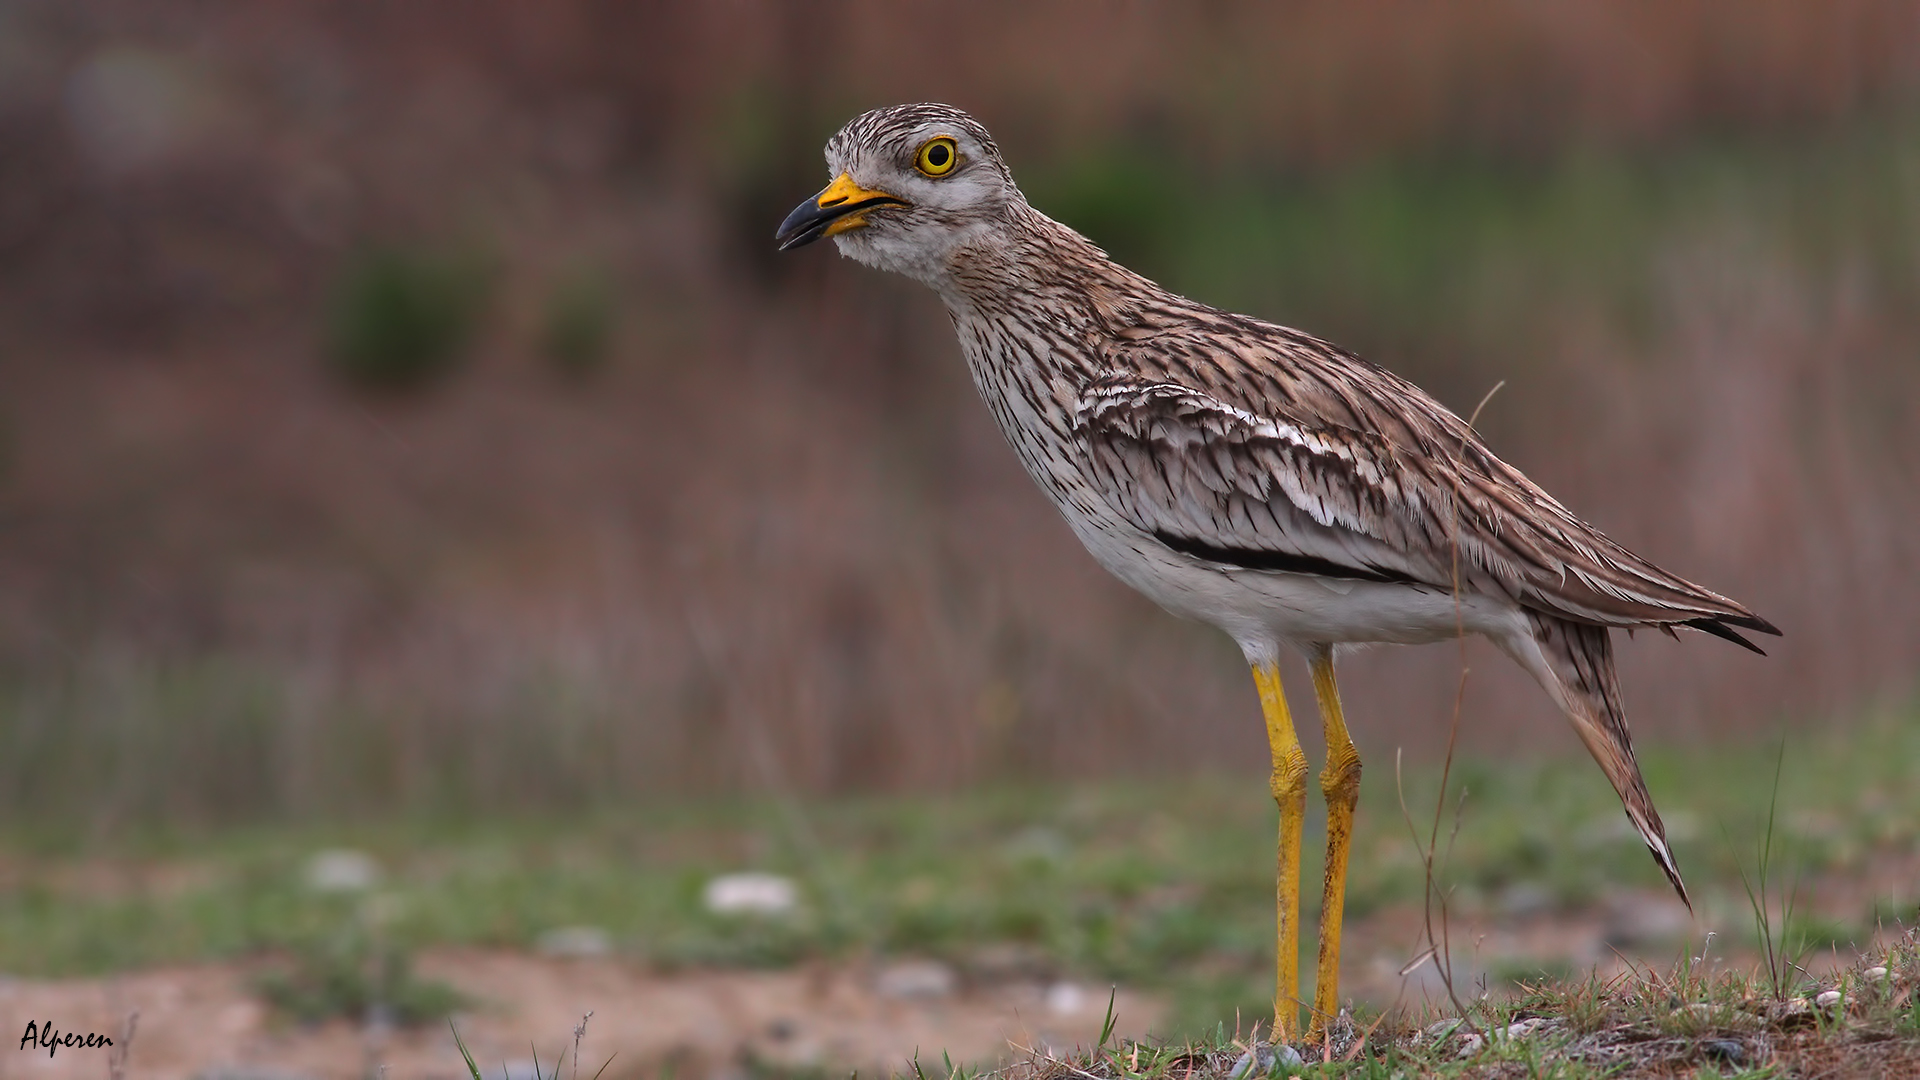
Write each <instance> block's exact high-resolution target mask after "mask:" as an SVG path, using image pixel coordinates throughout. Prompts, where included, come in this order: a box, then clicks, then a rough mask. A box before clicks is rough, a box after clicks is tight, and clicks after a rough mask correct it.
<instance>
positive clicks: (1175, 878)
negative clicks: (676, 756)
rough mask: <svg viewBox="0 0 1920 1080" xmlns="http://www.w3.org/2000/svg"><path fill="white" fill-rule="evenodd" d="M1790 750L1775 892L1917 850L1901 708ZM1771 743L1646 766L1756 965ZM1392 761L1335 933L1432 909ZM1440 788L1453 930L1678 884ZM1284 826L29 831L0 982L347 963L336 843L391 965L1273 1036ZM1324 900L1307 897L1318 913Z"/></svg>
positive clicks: (1116, 799) (931, 822) (1579, 826)
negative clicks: (1024, 997)
mask: <svg viewBox="0 0 1920 1080" xmlns="http://www.w3.org/2000/svg"><path fill="white" fill-rule="evenodd" d="M1788 738H1789V752H1788V756H1787V760H1788V762H1789V767H1788V770H1787V773H1786V775H1785V776H1784V778H1783V779H1782V781H1781V787H1780V795H1779V799H1780V802H1779V820H1780V822H1781V827H1780V830H1779V833H1778V835H1776V836H1775V838H1774V844H1775V847H1774V850H1773V855H1772V862H1773V866H1772V868H1771V873H1773V874H1775V875H1777V877H1776V880H1775V882H1774V888H1775V891H1776V893H1779V892H1780V891H1781V890H1783V889H1784V888H1786V887H1789V886H1790V885H1791V883H1792V881H1793V879H1794V877H1795V876H1796V875H1798V876H1800V877H1803V878H1805V879H1806V880H1807V881H1811V880H1813V879H1814V878H1816V877H1819V876H1821V875H1831V874H1842V875H1857V874H1859V873H1860V872H1861V871H1862V870H1863V868H1870V866H1871V864H1872V863H1873V862H1874V861H1875V860H1877V859H1881V858H1898V857H1903V856H1906V857H1910V856H1911V854H1912V853H1913V852H1914V851H1915V850H1916V849H1920V784H1914V783H1913V782H1912V780H1911V778H1912V770H1913V769H1914V767H1915V766H1914V763H1915V762H1917V761H1920V725H1916V724H1915V723H1914V720H1913V718H1912V717H1911V716H1910V715H1899V716H1889V717H1887V718H1885V719H1883V720H1881V721H1879V722H1877V723H1874V724H1871V725H1867V726H1864V727H1860V728H1858V729H1855V730H1852V731H1846V732H1834V731H1824V732H1820V733H1818V735H1817V736H1815V735H1814V734H1811V733H1808V734H1797V735H1793V736H1789V737H1788ZM1776 749H1777V747H1776V745H1774V744H1763V745H1758V746H1755V747H1752V748H1750V749H1742V750H1732V749H1728V748H1725V747H1713V748H1700V749H1697V750H1689V751H1679V750H1664V751H1662V750H1650V751H1649V752H1647V753H1646V754H1645V755H1644V757H1643V761H1644V764H1645V766H1646V769H1647V772H1648V774H1649V780H1650V784H1651V787H1652V789H1653V791H1654V793H1655V795H1656V797H1657V798H1659V799H1660V801H1661V802H1662V804H1663V806H1664V807H1665V809H1666V810H1667V813H1668V817H1669V821H1670V822H1672V823H1673V824H1674V825H1675V828H1674V832H1675V834H1676V835H1675V846H1676V849H1677V852H1678V855H1679V857H1680V859H1681V863H1682V866H1683V867H1684V868H1686V870H1687V871H1688V872H1689V874H1690V877H1691V880H1692V883H1693V885H1694V887H1695V890H1696V897H1698V898H1699V900H1700V902H1701V904H1702V906H1703V908H1705V909H1708V910H1718V911H1721V912H1723V913H1735V914H1736V915H1738V918H1732V917H1728V918H1723V919H1722V921H1721V933H1722V935H1723V937H1722V938H1721V946H1720V947H1721V948H1722V949H1723V950H1724V949H1727V948H1735V949H1738V948H1741V947H1743V946H1748V945H1750V946H1752V947H1757V945H1758V942H1757V941H1755V942H1750V943H1742V942H1739V941H1735V940H1730V938H1733V937H1735V936H1736V934H1735V932H1736V931H1740V932H1743V933H1751V930H1752V927H1751V926H1748V925H1747V924H1748V923H1750V922H1751V920H1750V918H1749V917H1747V916H1745V915H1744V914H1740V913H1744V912H1745V911H1746V900H1745V896H1744V893H1743V891H1742V886H1741V881H1740V873H1741V870H1742V869H1745V870H1747V872H1748V873H1749V874H1751V873H1752V871H1753V868H1754V853H1755V851H1756V845H1757V844H1758V843H1759V842H1760V838H1761V836H1762V835H1763V831H1764V828H1765V825H1766V819H1767V815H1768V811H1769V795H1770V792H1771V790H1772V789H1771V783H1770V781H1771V779H1772V776H1773V766H1774V763H1775V760H1776V759H1775V753H1776ZM1379 756H1380V755H1378V754H1376V764H1375V767H1374V768H1373V770H1372V771H1371V772H1369V773H1368V775H1367V780H1366V787H1365V789H1364V790H1363V792H1362V798H1361V808H1362V809H1361V815H1360V822H1359V831H1358V834H1357V837H1356V849H1355V857H1354V864H1353V869H1352V880H1351V886H1350V893H1349V918H1350V919H1354V918H1360V917H1363V916H1364V915H1366V914H1367V913H1368V912H1369V911H1372V910H1375V909H1378V908H1380V907H1382V906H1383V905H1390V904H1418V903H1419V902H1420V898H1421V895H1422V878H1421V874H1420V869H1419V861H1418V858H1417V849H1416V848H1415V846H1414V841H1413V840H1412V839H1411V838H1410V837H1409V834H1408V830H1407V827H1406V823H1405V822H1404V820H1402V819H1401V817H1400V814H1399V810H1398V806H1397V800H1396V798H1395V793H1394V791H1393V789H1392V767H1391V764H1390V761H1383V760H1378V758H1379ZM1454 775H1455V777H1456V780H1457V782H1458V783H1459V784H1460V785H1462V786H1464V788H1465V790H1466V797H1465V801H1464V804H1463V805H1464V815H1465V816H1464V821H1463V823H1462V826H1461V828H1460V830H1459V833H1458V837H1457V840H1456V841H1455V842H1454V845H1453V850H1452V855H1451V858H1450V859H1449V860H1448V861H1447V864H1446V869H1445V875H1446V876H1445V880H1446V883H1447V884H1448V885H1449V886H1450V887H1451V888H1452V890H1453V891H1452V907H1453V910H1454V911H1455V912H1456V914H1460V913H1470V912H1473V911H1487V910H1490V909H1491V908H1492V905H1495V904H1497V903H1498V900H1499V898H1500V896H1501V895H1502V891H1503V890H1504V889H1507V888H1508V887H1510V886H1515V885H1520V884H1525V885H1528V886H1538V885H1544V886H1546V888H1547V889H1548V890H1549V892H1550V895H1551V902H1552V903H1554V904H1559V905H1565V906H1569V907H1578V906H1580V905H1583V904H1586V903H1588V902H1589V901H1593V900H1596V899H1598V898H1599V897H1601V896H1602V895H1604V894H1605V893H1606V892H1607V891H1608V890H1609V889H1611V888H1615V887H1618V886H1629V887H1636V888H1641V889H1647V890H1656V891H1657V890H1660V889H1662V888H1664V886H1663V883H1662V881H1661V879H1660V877H1659V874H1658V872H1657V871H1656V870H1655V869H1654V867H1653V865H1652V863H1651V861H1650V860H1649V859H1648V858H1647V855H1646V853H1645V851H1644V850H1643V848H1642V847H1641V845H1640V844H1639V843H1638V841H1637V840H1636V839H1635V838H1634V837H1633V836H1632V834H1631V832H1630V830H1627V829H1625V828H1622V827H1621V823H1620V822H1619V821H1618V820H1617V819H1619V818H1620V812H1619V809H1618V806H1617V804H1616V803H1615V801H1614V798H1613V795H1612V792H1611V791H1610V790H1609V789H1608V787H1607V786H1606V784H1605V782H1604V780H1603V779H1602V778H1601V777H1600V776H1599V774H1598V773H1597V771H1595V770H1594V769H1593V767H1592V766H1591V764H1590V763H1588V762H1586V761H1585V760H1584V759H1581V760H1565V761H1544V762H1494V761H1489V760H1463V761H1461V762H1458V763H1457V764H1456V766H1455V769H1454ZM1436 778H1437V774H1434V773H1425V772H1422V773H1418V774H1414V775H1410V776H1409V777H1408V780H1407V784H1408V789H1409V790H1408V792H1407V796H1408V804H1409V805H1410V806H1414V807H1431V806H1432V805H1433V797H1434V794H1435V793H1434V792H1433V790H1432V786H1431V785H1432V784H1433V783H1434V782H1435V781H1436ZM1416 812H1417V813H1424V812H1425V811H1424V810H1422V811H1416ZM14 827H15V829H18V828H19V822H18V821H17V820H16V822H15V825H14ZM1272 829H1273V808H1272V805H1271V803H1270V802H1268V801H1267V799H1266V797H1265V785H1264V783H1263V782H1262V781H1261V779H1260V778H1259V777H1256V776H1235V777H1213V778H1199V779H1190V780H1157V781H1116V782H1112V783H1108V784H1105V785H1099V786H1087V787H1074V788H1045V787H1028V788H1020V789H1000V790H990V791H981V792H974V793H968V794H962V795H953V796H943V797H932V798H921V799H902V798H885V799H880V798H876V799H865V800H849V801H837V802H827V803H811V804H803V805H799V806H783V805H779V804H775V803H751V802H714V803H705V804H681V805H676V806H656V807H636V808H633V809H629V810H608V811H604V812H601V813H598V814H593V815H574V816H567V817H556V818H549V819H532V818H526V817H520V818H498V819H485V818H470V819H465V820H460V821H433V820H411V821H386V822H379V823H361V824H345V825H311V826H305V827H268V828H260V829H252V830H248V829H230V830H222V831H212V832H182V831H178V830H175V831H171V832H155V833H152V834H147V835H133V834H127V835H123V836H121V837H120V838H118V839H114V840H111V841H102V842H99V843H95V844H90V845H80V846H77V847H70V846H66V845H65V844H64V843H62V844H50V843H49V842H48V840H47V839H46V838H45V837H36V836H35V835H33V834H31V833H25V832H15V833H13V834H12V835H11V836H10V837H9V838H8V839H7V841H6V842H5V844H4V846H0V873H3V874H4V877H0V880H3V881H4V882H5V885H4V888H3V889H0V971H4V972H6V973H8V974H12V975H16V976H53V975H68V974H97V973H103V972H109V971H114V970H120V969H125V968H131V967H139V966H145V965H153V964H160V963H168V962H177V961H186V960H196V959H206V958H222V957H237V956H247V955H256V954H269V955H277V956H282V957H287V956H291V957H300V956H303V955H306V956H311V955H313V954H314V950H315V949H316V947H318V946H317V945H316V943H325V942H328V941H332V940H337V938H338V935H339V934H340V933H341V927H342V926H343V925H345V924H346V923H347V922H349V921H350V920H349V915H350V913H351V912H350V909H349V908H348V907H345V906H343V905H346V903H347V901H345V900H343V899H341V898H340V897H338V896H330V895H324V894H316V893H314V892H312V891H310V890H309V889H307V888H306V887H305V886H304V884H303V879H302V868H303V866H304V864H305V862H306V860H307V859H308V858H309V857H310V856H311V855H312V854H313V853H314V852H316V851H318V850H321V849H325V848H332V847H341V846H346V847H353V848H358V849H361V850H364V851H367V852H369V853H371V854H372V855H374V856H375V857H376V858H377V859H378V860H379V861H380V863H381V864H382V865H383V866H384V867H385V869H386V876H385V878H384V879H383V881H382V882H381V883H380V884H379V885H378V886H377V888H376V890H375V893H374V894H373V895H374V898H375V901H374V902H377V903H378V904H379V905H380V909H381V911H382V916H381V919H380V927H381V933H382V934H383V935H384V937H383V940H384V941H385V942H387V943H389V944H390V946H391V948H392V949H393V950H395V955H400V956H404V955H406V953H407V952H409V951H411V950H417V949H419V948H423V947H430V946H439V945H481V946H501V947H511V948H523V947H528V946H531V945H533V944H534V943H535V942H536V941H537V939H538V938H539V937H540V935H541V934H542V933H544V932H546V931H549V930H552V929H554V928H556V927H566V926H576V925H592V926H598V927H603V928H605V930H607V931H608V932H609V933H610V934H611V936H612V938H613V940H614V941H615V943H616V946H617V948H618V949H619V950H620V951H621V952H623V953H624V954H626V955H629V956H632V957H636V958H641V959H644V960H646V961H648V962H651V963H653V964H655V965H658V966H661V967H666V968H671V967H675V966H688V965H723V966H780V965H787V964H792V963H795V962H798V961H801V960H805V959H810V958H816V957H852V956H869V955H888V954H904V955H919V956H933V957H940V958H944V959H947V960H949V961H951V962H952V963H954V964H956V965H958V966H960V967H961V968H962V969H963V970H966V969H968V968H969V967H970V966H972V965H974V964H976V963H982V962H984V961H983V960H982V959H981V958H982V956H983V955H984V954H983V950H986V949H988V948H989V947H996V948H999V949H1001V950H1002V951H1003V952H1004V951H1005V950H1006V949H1008V948H1013V949H1015V950H1018V951H1019V952H1021V953H1022V954H1023V955H1025V956H1027V957H1028V958H1029V961H1028V962H1029V963H1031V964H1033V965H1038V966H1040V967H1041V968H1043V969H1045V970H1049V971H1052V972H1056V973H1059V974H1063V975H1072V976H1075V977H1080V978H1086V979H1092V980H1115V981H1120V982H1125V983H1127V984H1129V985H1136V986H1144V987H1155V988H1160V989H1162V990H1164V991H1167V992H1170V993H1172V994H1173V996H1174V999H1175V1003H1176V1010H1177V1015H1176V1017H1175V1018H1174V1020H1173V1021H1172V1022H1171V1023H1170V1025H1169V1027H1168V1030H1170V1031H1204V1030H1210V1029H1211V1028H1212V1026H1213V1025H1214V1024H1215V1023H1216V1022H1217V1021H1218V1020H1219V1019H1220V1018H1221V1017H1223V1016H1232V1015H1233V1013H1234V1010H1235V1009H1239V1010H1241V1011H1242V1013H1243V1014H1244V1015H1246V1016H1249V1017H1251V1016H1255V1015H1260V1011H1261V1010H1262V1009H1263V1007H1264V1003H1265V1001H1266V999H1267V995H1268V994H1269V993H1270V979H1271V966H1270V964H1271V960H1270V950H1271V940H1272V939H1271V936H1270V935H1271V928H1272V902H1273V901H1272V876H1271V875H1272V865H1273V853H1272V842H1273V841H1272V837H1273V832H1272ZM1313 829H1314V826H1313V825H1312V824H1311V823H1310V826H1309V834H1308V835H1309V836H1313V835H1314V831H1313ZM1422 832H1423V835H1424V829H1423V831H1422ZM1443 835H1444V834H1443ZM1305 861H1306V863H1307V865H1306V868H1305V870H1306V874H1307V880H1308V881H1310V882H1311V881H1314V880H1317V876H1318V867H1317V862H1318V852H1317V851H1315V850H1313V846H1312V845H1309V851H1308V853H1307V856H1306V860H1305ZM743 868H755V869H764V870H770V871H775V872H780V873H785V874H788V875H791V876H793V877H794V878H795V879H797V880H798V881H799V882H800V883H801V886H802V890H803V894H804V897H805V900H804V903H803V905H802V907H801V909H800V910H799V911H798V912H797V913H795V914H794V915H792V916H791V917H787V918H779V919H740V918H723V917H717V916H714V915H710V914H708V913H706V912H705V911H704V910H703V908H702V905H701V902H700V893H701V889H702V886H703V885H704V883H705V882H706V881H707V880H708V878H709V877H710V876H711V875H713V874H716V873H721V872H726V871H731V870H738V869H743ZM1316 896H1317V890H1314V889H1309V890H1308V901H1307V903H1308V917H1309V918H1311V917H1312V907H1313V901H1314V899H1315V897H1316ZM1917 899H1920V886H1916V887H1915V889H1914V891H1913V892H1912V893H1910V894H1907V895H1881V896H1874V897H1872V898H1871V899H1868V900H1863V901H1862V902H1861V904H1860V905H1859V910H1858V911H1846V912H1842V913H1840V915H1839V916H1837V917H1836V916H1835V915H1832V914H1829V915H1827V916H1823V917H1822V918H1820V919H1815V918H1812V917H1811V916H1809V915H1807V914H1806V913H1805V911H1804V910H1803V911H1802V913H1801V914H1800V915H1799V916H1798V917H1796V919H1795V920H1794V921H1793V922H1792V923H1790V924H1786V925H1785V926H1784V927H1783V928H1779V929H1778V932H1780V933H1781V934H1782V937H1783V942H1782V944H1784V945H1785V947H1786V948H1787V949H1789V950H1790V951H1796V952H1798V953H1804V952H1805V951H1807V950H1809V949H1819V950H1824V949H1828V948H1833V949H1837V950H1841V951H1842V952H1843V953H1845V952H1846V950H1848V949H1849V947H1850V944H1851V943H1854V942H1865V941H1867V940H1868V937H1869V935H1870V934H1871V932H1872V930H1873V929H1874V926H1875V924H1876V923H1879V924H1881V925H1886V926H1891V925H1894V924H1895V923H1896V922H1899V921H1903V920H1904V921H1906V922H1908V923H1911V922H1912V920H1913V918H1914V915H1915V906H1914V904H1915V901H1916V900H1917ZM356 902H358V901H356ZM1804 906H1805V905H1804V904H1803V909H1804ZM1847 955H1850V954H1847ZM1494 974H1495V975H1505V976H1507V977H1510V978H1520V977H1526V976H1533V975H1538V974H1539V969H1538V968H1531V969H1529V968H1527V967H1525V966H1517V967H1513V968H1512V969H1511V970H1505V971H1501V972H1495V973H1494Z"/></svg>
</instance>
